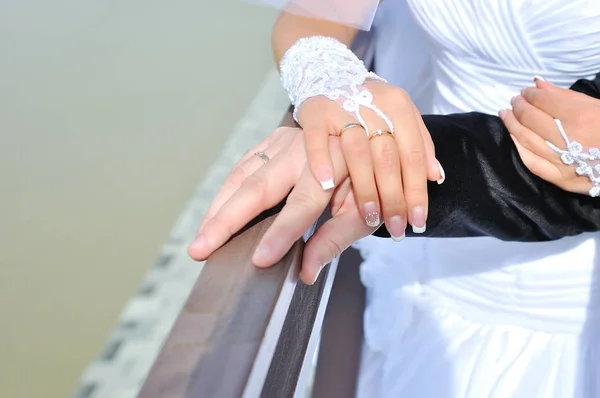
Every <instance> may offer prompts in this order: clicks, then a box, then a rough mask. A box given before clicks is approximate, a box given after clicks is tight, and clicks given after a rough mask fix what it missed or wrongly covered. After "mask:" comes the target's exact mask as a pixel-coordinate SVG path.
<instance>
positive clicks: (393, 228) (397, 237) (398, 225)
mask: <svg viewBox="0 0 600 398" xmlns="http://www.w3.org/2000/svg"><path fill="white" fill-rule="evenodd" d="M386 228H387V230H388V232H389V233H390V235H391V237H392V239H393V240H394V242H400V241H401V240H402V239H404V237H405V236H406V234H405V233H404V231H405V230H406V220H404V219H403V218H402V217H400V216H392V217H390V219H389V220H388V222H387V224H386Z"/></svg>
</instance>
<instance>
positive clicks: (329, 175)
mask: <svg viewBox="0 0 600 398" xmlns="http://www.w3.org/2000/svg"><path fill="white" fill-rule="evenodd" d="M317 174H318V177H319V182H320V183H321V188H323V190H324V191H328V190H330V189H332V188H333V187H334V186H335V183H334V182H333V171H332V170H331V168H330V167H329V166H319V167H318V169H317Z"/></svg>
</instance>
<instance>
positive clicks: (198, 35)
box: [0, 0, 275, 398]
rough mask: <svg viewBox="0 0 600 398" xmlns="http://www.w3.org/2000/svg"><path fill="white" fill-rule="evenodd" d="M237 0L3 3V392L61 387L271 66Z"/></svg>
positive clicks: (265, 18) (42, 393)
mask: <svg viewBox="0 0 600 398" xmlns="http://www.w3.org/2000/svg"><path fill="white" fill-rule="evenodd" d="M274 17H275V14H274V12H273V11H271V10H265V9H259V8H255V7H250V6H244V5H242V4H240V3H238V1H236V0H218V1H216V0H214V1H208V0H180V1H173V2H164V1H159V0H144V1H142V0H125V1H116V0H102V1H100V0H53V1H44V0H19V1H17V0H4V1H0V193H1V196H0V299H1V300H0V316H1V317H0V322H1V328H0V396H2V397H11V398H20V397H27V398H29V397H64V396H69V395H70V394H71V393H72V392H73V389H74V387H75V384H76V382H77V379H78V378H79V376H80V374H81V372H82V371H83V368H84V367H85V365H86V364H87V363H88V362H89V361H90V360H91V359H93V358H94V357H95V355H96V354H97V353H98V352H99V350H100V348H101V347H102V345H103V342H104V340H105V338H106V336H107V333H108V331H109V330H110V329H111V328H112V326H113V325H114V323H115V321H116V319H117V316H118V314H119V311H120V310H121V308H122V307H123V305H124V303H125V302H126V301H127V298H128V297H129V296H130V295H132V294H133V293H134V292H135V291H136V289H137V287H138V285H139V283H140V281H141V278H142V276H143V274H144V273H145V271H146V269H147V268H148V267H149V266H150V265H151V263H152V261H153V259H154V256H155V254H156V251H157V248H158V247H159V246H160V244H161V243H162V241H163V240H164V239H165V237H166V236H167V234H168V232H169V229H170V227H171V225H172V223H173V222H174V220H175V218H176V217H177V215H178V214H179V212H180V211H181V209H182V206H183V204H184V203H185V201H186V200H187V198H188V197H189V196H190V195H191V194H192V192H193V191H194V189H195V186H196V184H197V183H198V182H199V181H200V179H201V178H202V175H203V172H204V171H205V170H206V168H207V166H208V165H210V163H211V162H212V161H213V160H214V159H215V157H216V155H217V154H218V151H219V150H220V148H221V147H222V145H223V142H224V141H225V140H226V139H227V136H228V133H229V131H230V130H231V128H232V126H233V125H234V124H235V122H236V121H237V119H238V118H239V116H240V115H241V114H242V112H243V111H244V109H245V107H246V106H247V104H248V103H249V102H250V100H251V98H252V97H253V95H254V93H255V92H256V90H257V89H258V86H259V84H260V82H261V80H262V78H263V75H264V73H265V72H266V71H267V70H268V68H269V67H271V65H272V60H271V55H270V49H269V31H270V28H271V25H272V22H273V20H274Z"/></svg>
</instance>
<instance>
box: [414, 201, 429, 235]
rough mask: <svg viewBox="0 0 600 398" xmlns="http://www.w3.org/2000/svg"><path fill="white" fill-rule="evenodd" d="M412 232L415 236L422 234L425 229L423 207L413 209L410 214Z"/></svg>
mask: <svg viewBox="0 0 600 398" xmlns="http://www.w3.org/2000/svg"><path fill="white" fill-rule="evenodd" d="M410 215H411V220H410V221H411V224H412V230H413V232H414V233H415V234H422V233H423V232H425V230H426V229H427V226H426V215H425V208H424V207H423V206H417V207H414V208H413V209H412V211H411V213H410Z"/></svg>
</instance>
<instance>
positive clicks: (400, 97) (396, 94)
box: [389, 87, 412, 102]
mask: <svg viewBox="0 0 600 398" xmlns="http://www.w3.org/2000/svg"><path fill="white" fill-rule="evenodd" d="M389 96H390V99H392V100H394V101H398V102H410V101H412V100H411V99H410V96H409V95H408V93H407V92H406V91H404V90H403V89H401V88H400V87H393V88H392V89H391V90H390V93H389Z"/></svg>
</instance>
